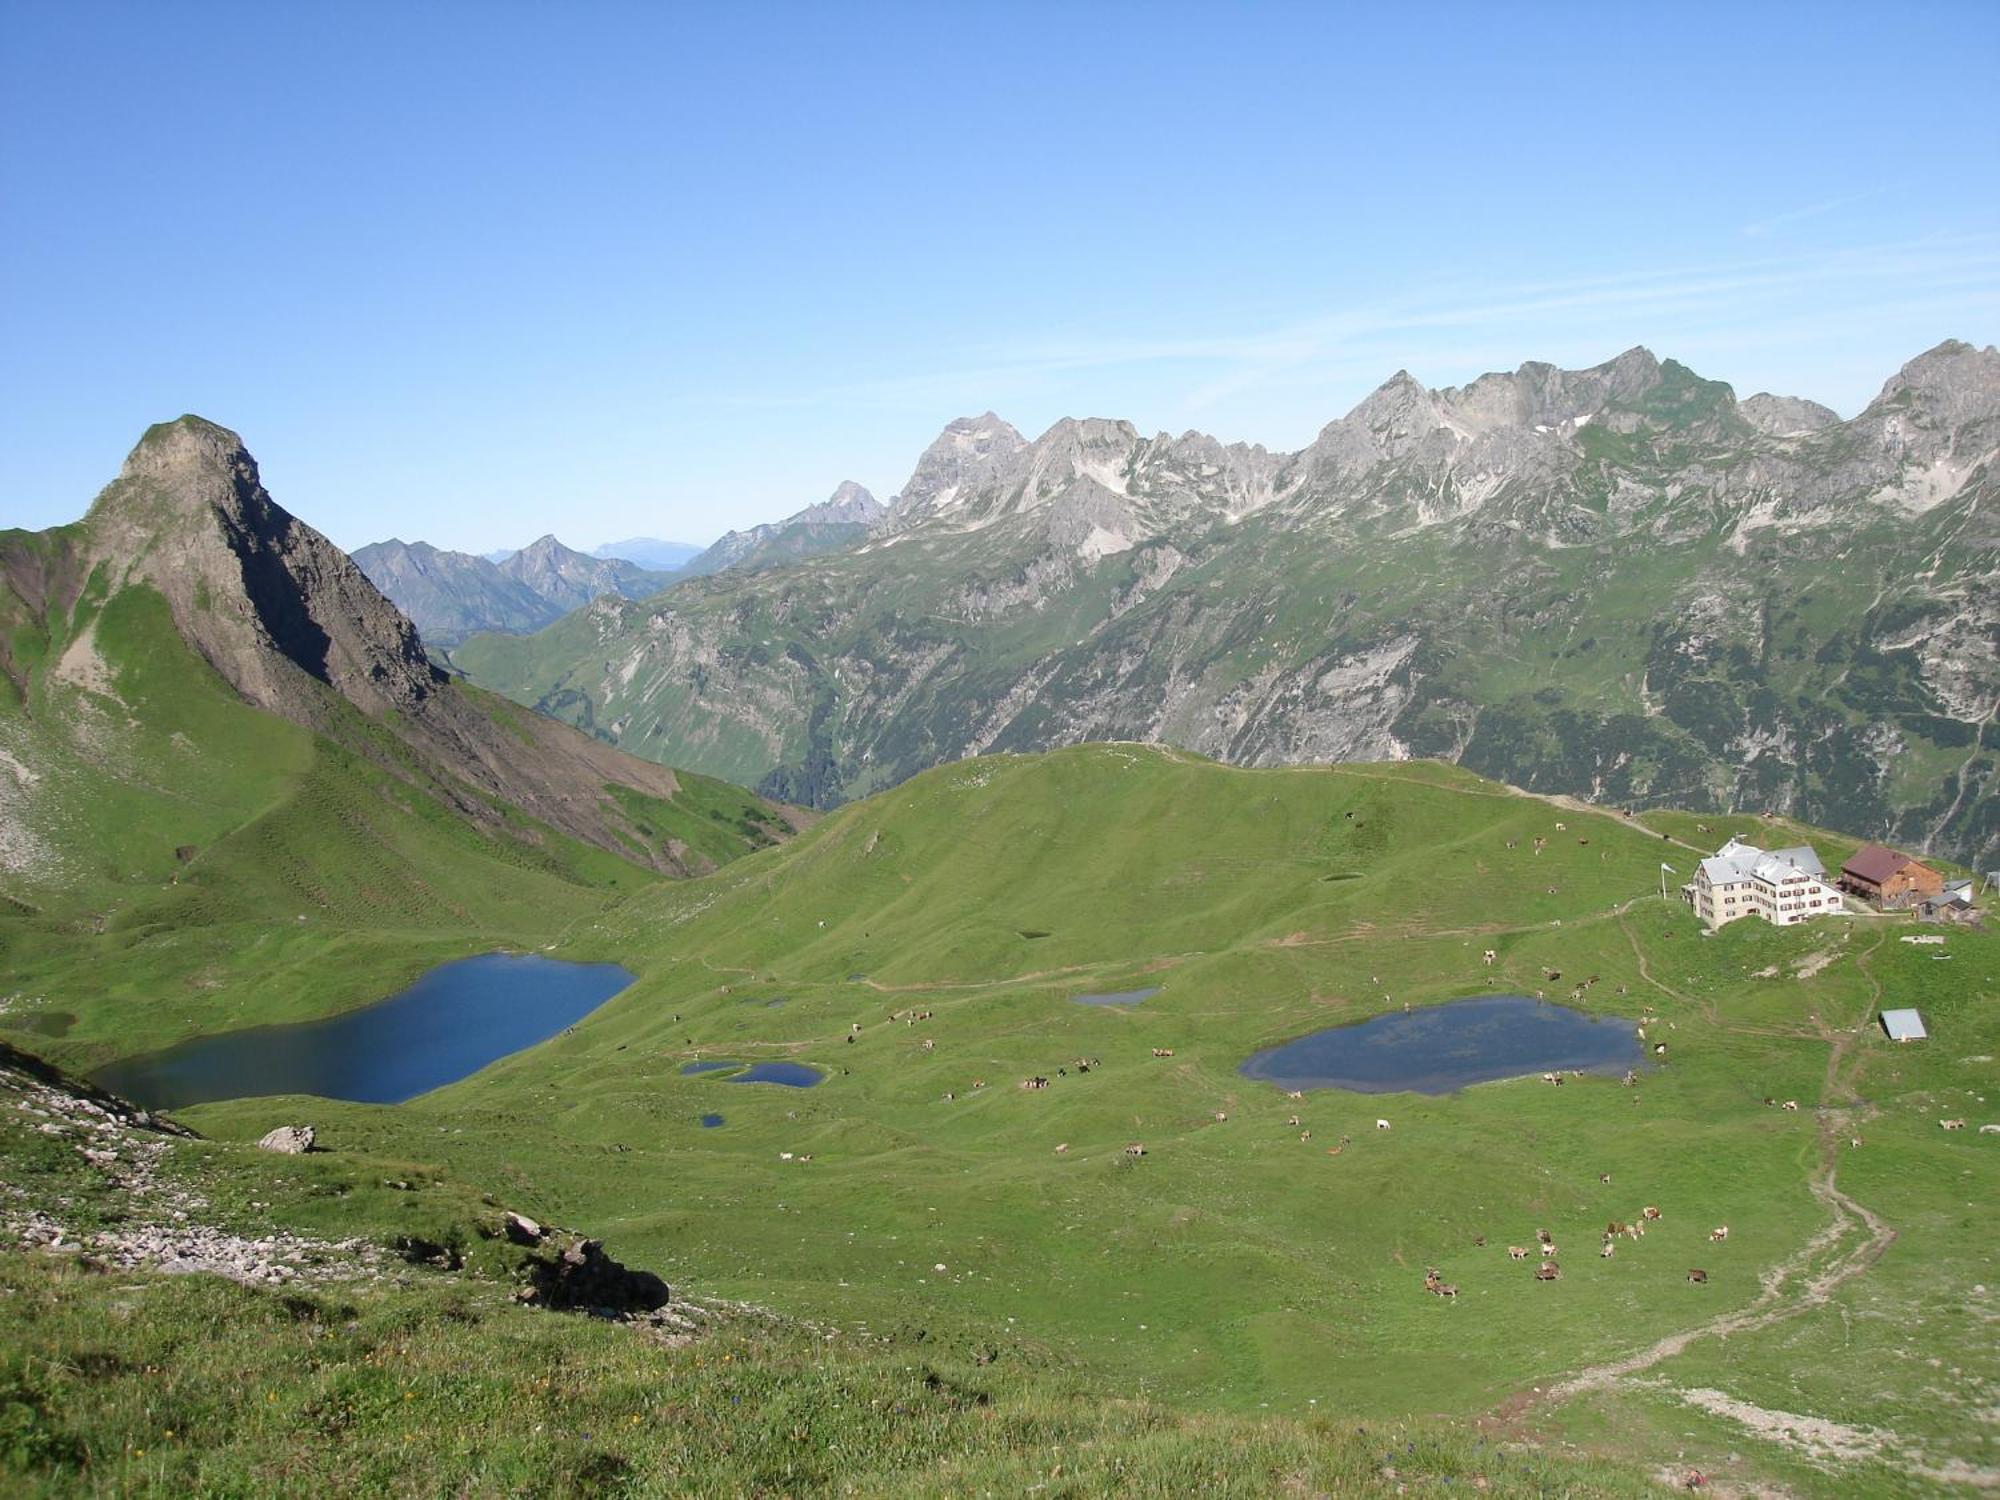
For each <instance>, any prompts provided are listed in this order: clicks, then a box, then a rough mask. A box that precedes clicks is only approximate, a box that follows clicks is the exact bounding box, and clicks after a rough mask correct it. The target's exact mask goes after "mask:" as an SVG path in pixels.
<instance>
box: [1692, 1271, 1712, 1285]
mask: <svg viewBox="0 0 2000 1500" xmlns="http://www.w3.org/2000/svg"><path fill="white" fill-rule="evenodd" d="M1688 1280H1689V1281H1692V1282H1694V1283H1695V1284H1696V1285H1697V1286H1699V1285H1701V1284H1702V1283H1704V1282H1706V1281H1707V1280H1708V1272H1706V1271H1703V1270H1699V1269H1697V1270H1693V1271H1690V1272H1688Z"/></svg>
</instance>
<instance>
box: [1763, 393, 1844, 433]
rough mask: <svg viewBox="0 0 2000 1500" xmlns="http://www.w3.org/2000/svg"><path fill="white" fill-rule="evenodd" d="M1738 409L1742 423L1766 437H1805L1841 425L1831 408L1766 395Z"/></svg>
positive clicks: (1812, 402) (1800, 399)
mask: <svg viewBox="0 0 2000 1500" xmlns="http://www.w3.org/2000/svg"><path fill="white" fill-rule="evenodd" d="M1738 409H1739V410H1740V411H1741V412H1742V413H1743V420H1744V421H1746V422H1748V423H1749V424H1750V425H1751V426H1752V427H1754V428H1756V429H1757V430H1758V431H1759V432H1761V433H1763V434H1764V435H1765V436H1766V437H1804V436H1805V435H1806V434H1807V433H1809V432H1818V431H1819V430H1820V429H1821V428H1825V427H1833V426H1837V425H1838V424H1839V422H1840V413H1839V412H1837V411H1835V410H1834V409H1833V408H1832V407H1830V406H1821V405H1820V404H1819V403H1818V402H1817V401H1807V400H1804V399H1802V398H1800V397H1798V396H1773V395H1771V394H1770V393H1769V392H1767V391H1759V392H1758V393H1757V394H1756V395H1754V396H1746V397H1745V398H1744V399H1743V401H1742V403H1741V405H1740V406H1739V408H1738Z"/></svg>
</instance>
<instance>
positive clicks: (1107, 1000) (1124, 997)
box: [1070, 984, 1160, 1005]
mask: <svg viewBox="0 0 2000 1500" xmlns="http://www.w3.org/2000/svg"><path fill="white" fill-rule="evenodd" d="M1159 993H1160V987H1159V986H1158V985H1157V984H1156V985H1154V986H1153V987H1152V988H1151V989H1149V990H1113V991H1112V992H1111V993H1110V994H1107V995H1071V996H1070V999H1072V1000H1074V1001H1075V1002H1076V1003H1077V1004H1078V1005H1137V1004H1138V1003H1139V1002H1140V1001H1141V1000H1150V999H1152V998H1153V996H1155V995H1157V994H1159Z"/></svg>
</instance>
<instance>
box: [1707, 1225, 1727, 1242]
mask: <svg viewBox="0 0 2000 1500" xmlns="http://www.w3.org/2000/svg"><path fill="white" fill-rule="evenodd" d="M1728 1238H1729V1226H1728V1225H1727V1224H1718V1225H1716V1226H1715V1228H1713V1229H1711V1230H1709V1232H1708V1242H1709V1243H1710V1244H1711V1245H1713V1244H1716V1243H1717V1242H1719V1241H1721V1240H1726V1239H1728Z"/></svg>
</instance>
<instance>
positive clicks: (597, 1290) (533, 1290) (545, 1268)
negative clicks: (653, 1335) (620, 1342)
mask: <svg viewBox="0 0 2000 1500" xmlns="http://www.w3.org/2000/svg"><path fill="white" fill-rule="evenodd" d="M540 1244H541V1248H540V1249H539V1251H538V1252H537V1253H535V1254H531V1255H530V1256H528V1257H527V1258H526V1260H524V1261H523V1262H522V1267H521V1272H522V1276H523V1279H524V1281H525V1283H526V1284H525V1285H524V1286H523V1287H522V1288H521V1290H520V1291H519V1292H517V1293H516V1294H515V1295H516V1297H517V1298H518V1300H520V1301H522V1302H525V1303H529V1304H531V1305H533V1306H536V1307H545V1308H548V1309H550V1310H551V1311H553V1312H587V1313H592V1314H595V1315H596V1316H599V1317H607V1318H624V1317H631V1316H635V1315H638V1314H643V1313H650V1312H657V1311H659V1309H661V1308H663V1307H665V1306H666V1305H667V1303H668V1302H669V1301H670V1300H671V1297H672V1291H671V1289H670V1288H669V1287H668V1286H667V1284H666V1282H664V1281H662V1280H661V1279H660V1278H659V1277H658V1276H655V1275H654V1274H653V1273H652V1272H651V1271H639V1270H633V1269H631V1268H630V1267H627V1266H623V1265H620V1264H619V1263H618V1262H617V1261H615V1260H613V1259H612V1258H611V1257H610V1256H608V1255H606V1254H605V1253H604V1245H603V1242H602V1241H600V1240H592V1239H585V1238H584V1237H583V1236H581V1235H569V1234H564V1233H562V1232H560V1231H550V1232H546V1233H544V1234H543V1235H542V1237H541V1241H540Z"/></svg>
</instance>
